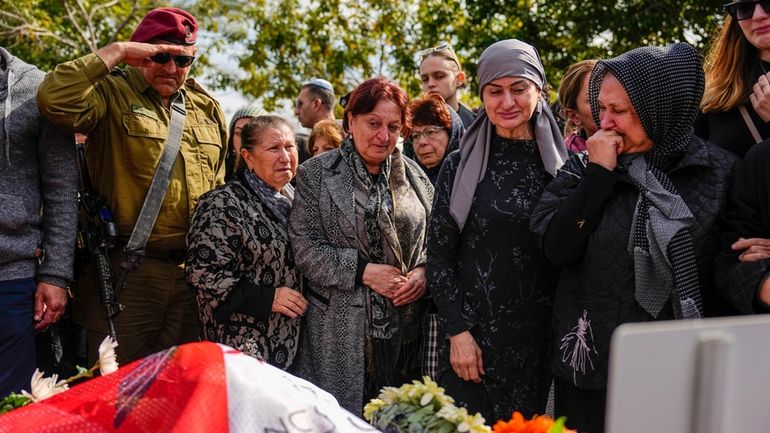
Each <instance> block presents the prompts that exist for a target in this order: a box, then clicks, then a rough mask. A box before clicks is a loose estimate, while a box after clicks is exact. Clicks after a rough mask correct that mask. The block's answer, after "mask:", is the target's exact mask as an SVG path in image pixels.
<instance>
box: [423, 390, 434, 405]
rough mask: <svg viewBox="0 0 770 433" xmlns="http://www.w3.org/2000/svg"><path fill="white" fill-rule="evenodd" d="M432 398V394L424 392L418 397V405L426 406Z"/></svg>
mask: <svg viewBox="0 0 770 433" xmlns="http://www.w3.org/2000/svg"><path fill="white" fill-rule="evenodd" d="M431 400H433V394H431V393H429V392H426V393H425V394H423V395H422V398H421V399H420V406H427V405H428V403H430V401H431Z"/></svg>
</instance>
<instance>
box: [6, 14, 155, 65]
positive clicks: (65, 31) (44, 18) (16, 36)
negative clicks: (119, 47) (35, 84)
mask: <svg viewBox="0 0 770 433" xmlns="http://www.w3.org/2000/svg"><path fill="white" fill-rule="evenodd" d="M0 4H2V6H1V7H0V46H3V47H6V48H8V49H9V50H11V51H12V52H13V54H14V55H16V56H18V57H20V58H22V59H24V60H26V61H28V62H31V63H34V64H35V65H37V66H38V67H39V68H41V69H43V70H48V69H52V68H53V67H54V66H56V65H57V64H58V63H60V62H62V61H65V60H70V59H73V58H76V57H79V56H82V55H84V54H87V53H89V52H92V51H96V50H97V49H98V48H99V47H101V46H104V45H107V44H108V43H110V42H114V41H116V40H120V39H127V38H128V37H129V36H130V35H131V31H132V30H133V28H134V27H135V26H136V24H137V23H138V22H139V19H141V17H142V16H143V15H144V13H145V12H147V11H148V10H150V9H152V8H153V7H156V6H158V5H159V4H160V2H159V1H157V0H132V1H125V0H123V1H121V0H110V1H99V0H96V1H91V0H0Z"/></svg>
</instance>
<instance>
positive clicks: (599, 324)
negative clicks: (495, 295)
mask: <svg viewBox="0 0 770 433" xmlns="http://www.w3.org/2000/svg"><path fill="white" fill-rule="evenodd" d="M734 160H735V157H734V156H733V155H732V154H731V153H729V152H727V151H725V150H723V149H720V148H718V147H716V146H714V145H712V144H710V143H707V142H705V141H703V140H702V139H700V138H697V137H695V136H693V138H692V140H691V142H690V144H689V145H688V147H687V151H686V153H685V155H684V156H682V158H681V159H680V160H679V161H678V162H677V163H676V164H675V165H674V166H673V168H672V169H671V170H669V171H668V173H667V174H668V176H669V177H670V178H671V180H672V182H673V183H674V185H675V186H676V188H677V190H678V191H679V194H680V195H681V197H682V199H683V200H684V202H685V203H686V204H687V206H688V207H689V208H690V210H691V211H692V213H693V215H694V216H695V219H696V220H697V223H696V225H695V226H694V230H693V233H692V238H693V241H694V246H695V250H696V255H697V264H698V274H699V282H700V288H701V291H702V295H703V302H704V310H705V312H706V315H713V314H714V312H715V311H716V310H719V309H720V308H721V306H722V304H723V302H721V301H720V300H719V299H718V298H717V296H716V294H715V291H714V283H713V280H714V278H713V259H714V256H715V255H716V253H717V248H718V241H719V239H718V232H717V227H716V224H715V223H716V219H717V216H718V214H719V213H720V211H721V210H722V208H723V206H724V203H725V197H726V194H727V188H728V182H729V178H730V172H731V168H732V165H733V163H734ZM637 198H638V190H637V189H636V188H635V187H634V186H633V185H632V184H631V183H630V181H629V180H628V178H627V176H626V175H625V174H623V173H621V172H620V171H619V170H618V169H616V170H615V171H612V172H611V171H608V170H606V169H605V168H603V167H602V166H600V165H597V164H594V163H588V159H587V156H586V153H581V154H576V155H573V156H572V157H571V158H570V159H569V160H568V161H567V163H566V164H565V165H564V167H562V169H561V170H560V171H559V173H558V174H557V176H556V178H555V179H554V180H553V181H552V182H551V183H550V184H549V185H548V186H547V187H546V189H545V191H544V193H543V195H542V197H541V199H540V203H539V204H538V206H537V207H536V209H535V211H534V212H533V214H532V226H531V228H532V230H533V232H535V233H536V234H538V235H540V236H541V239H542V241H543V248H544V252H545V255H546V256H547V257H548V259H549V260H550V261H552V262H553V263H554V264H555V265H557V266H559V267H562V268H563V270H562V272H561V276H560V279H559V285H558V288H557V291H556V296H555V300H554V316H553V331H554V343H553V344H554V346H553V352H554V358H553V367H554V374H555V375H557V376H558V377H561V378H562V379H565V380H569V381H570V382H573V383H574V384H575V385H576V386H578V387H581V388H590V389H599V388H604V387H606V380H607V363H608V356H609V344H610V336H611V335H612V332H613V331H614V330H615V328H616V327H617V326H618V325H620V324H622V323H626V322H642V321H650V320H665V319H673V317H674V316H673V310H672V307H671V302H670V301H669V302H668V304H667V306H666V307H664V309H663V310H662V311H661V313H660V314H659V315H658V317H657V319H655V318H653V317H652V316H651V315H649V314H648V313H647V312H646V311H645V310H644V309H642V308H641V307H640V306H639V304H638V303H637V302H636V300H635V298H634V287H635V286H634V265H633V262H632V259H631V256H630V255H629V253H628V242H629V232H630V228H631V222H632V218H633V215H634V209H635V206H636V202H637Z"/></svg>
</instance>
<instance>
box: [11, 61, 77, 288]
mask: <svg viewBox="0 0 770 433" xmlns="http://www.w3.org/2000/svg"><path fill="white" fill-rule="evenodd" d="M0 57H2V58H3V59H4V61H5V67H6V71H5V73H4V74H0V77H3V78H4V80H5V81H4V82H3V83H2V85H0V88H2V87H7V91H5V92H0V104H2V107H1V108H0V114H2V115H1V116H0V121H2V122H3V127H2V128H0V281H8V280H15V279H21V278H33V277H34V278H35V279H36V281H38V282H41V281H43V282H47V283H50V284H54V285H56V286H60V287H67V286H69V283H70V282H71V281H72V274H73V269H72V268H73V257H74V248H75V230H76V227H77V186H78V178H77V176H78V174H77V163H76V160H75V156H76V154H75V146H74V137H73V136H72V134H67V133H65V132H64V131H62V130H59V129H57V128H55V127H53V126H52V125H51V124H50V123H48V121H47V120H46V119H45V118H44V117H43V116H41V115H40V113H39V112H38V109H37V103H36V101H35V95H36V93H37V88H38V85H39V84H40V82H41V81H42V80H43V76H44V73H43V72H42V71H40V70H39V69H37V68H35V67H34V66H32V65H29V64H27V63H24V62H22V61H21V60H19V59H18V58H16V57H13V56H12V55H11V54H10V53H8V51H6V50H5V49H3V48H2V47H0Z"/></svg>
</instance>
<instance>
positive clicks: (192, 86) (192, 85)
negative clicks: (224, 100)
mask: <svg viewBox="0 0 770 433" xmlns="http://www.w3.org/2000/svg"><path fill="white" fill-rule="evenodd" d="M184 84H185V86H186V87H187V90H188V91H190V92H193V93H195V94H198V95H201V96H202V97H204V98H207V99H211V100H212V101H214V102H217V100H216V98H215V97H214V95H213V94H212V93H211V91H210V90H208V89H207V88H205V87H204V86H203V85H202V84H201V83H199V82H198V81H197V80H195V78H192V77H190V78H188V79H187V80H185V82H184ZM217 103H218V102H217Z"/></svg>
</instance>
